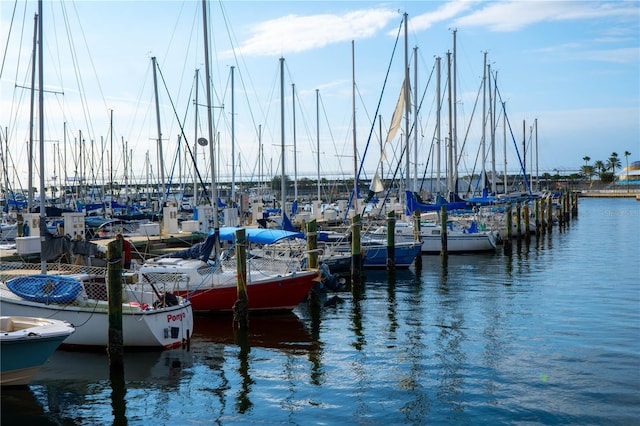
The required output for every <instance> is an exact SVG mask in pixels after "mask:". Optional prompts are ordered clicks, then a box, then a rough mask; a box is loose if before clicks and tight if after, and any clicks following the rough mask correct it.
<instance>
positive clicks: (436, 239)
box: [374, 222, 497, 253]
mask: <svg viewBox="0 0 640 426" xmlns="http://www.w3.org/2000/svg"><path fill="white" fill-rule="evenodd" d="M452 228H453V229H452ZM374 234H378V235H379V234H385V235H386V227H381V228H379V229H377V230H376V231H375V232H374ZM496 235H497V233H496V232H494V231H477V232H469V231H466V230H465V228H463V227H462V225H461V224H458V223H457V222H452V223H451V226H450V227H449V229H447V253H473V252H491V251H495V250H496V247H497V246H496ZM414 238H415V237H414V235H413V226H410V225H408V224H406V223H402V222H398V223H396V227H395V239H396V241H397V242H402V241H413V240H414ZM420 238H421V240H422V249H421V251H422V253H440V251H441V250H442V237H441V228H440V226H439V225H424V224H423V225H422V226H421V228H420Z"/></svg>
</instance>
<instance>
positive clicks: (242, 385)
mask: <svg viewBox="0 0 640 426" xmlns="http://www.w3.org/2000/svg"><path fill="white" fill-rule="evenodd" d="M321 302H322V306H321V307H320V308H312V307H309V306H308V305H306V304H304V305H301V306H299V307H298V308H297V309H296V310H295V311H294V314H291V315H281V316H276V317H273V316H271V317H254V318H252V320H251V324H250V333H249V335H248V336H246V337H245V338H242V337H236V336H234V333H233V330H232V329H231V325H230V322H231V321H230V319H229V318H208V317H204V318H203V317H197V318H196V325H195V327H196V330H195V335H194V339H193V342H192V346H191V350H190V351H185V350H174V351H167V352H162V353H143V354H138V353H136V354H128V355H127V357H126V360H125V363H126V364H125V376H124V380H122V379H121V378H117V377H116V376H114V377H113V380H110V375H109V368H108V360H107V358H106V356H104V355H102V354H79V353H69V352H62V351H58V352H56V354H54V356H53V357H52V358H51V359H50V360H49V361H48V363H47V364H46V365H45V368H44V369H43V370H42V371H41V372H40V374H39V375H38V376H37V377H36V380H35V382H34V383H33V384H32V385H30V386H29V387H28V388H26V389H21V390H6V389H3V390H2V424H3V425H9V424H21V425H26V424H65V425H66V424H125V423H128V424H143V425H144V424H154V425H160V424H162V425H189V424H225V425H228V424H246V423H248V422H251V423H256V424H300V425H309V424H386V425H391V424H444V423H460V424H494V425H495V424H580V425H588V424H593V425H602V424H620V425H628V424H638V422H640V420H638V419H640V339H639V337H640V202H637V201H635V199H613V200H601V199H581V200H580V212H579V218H578V219H577V220H574V221H573V222H572V223H571V225H570V227H569V228H567V229H565V230H562V231H561V230H559V229H558V228H554V230H553V234H552V235H551V236H548V235H547V236H545V237H543V238H542V239H541V240H539V241H537V242H536V240H535V238H534V240H533V241H532V242H531V244H530V245H528V246H525V245H523V246H522V247H521V248H520V250H518V247H517V245H516V244H514V252H513V256H512V257H511V258H509V257H505V256H504V255H503V254H502V253H499V254H496V255H481V256H471V255H469V256H452V257H450V258H449V265H448V267H447V269H446V270H444V269H443V268H442V267H441V265H440V259H439V257H438V256H431V257H428V256H424V257H423V268H422V270H421V271H416V270H414V269H411V270H409V271H398V272H396V273H395V275H387V273H386V272H384V271H382V272H371V271H368V272H367V279H366V283H365V285H364V287H363V289H362V291H361V292H359V293H357V294H352V293H350V292H347V293H339V294H329V295H327V296H326V297H325V298H324V299H323V300H322V301H321Z"/></svg>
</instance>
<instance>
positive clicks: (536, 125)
mask: <svg viewBox="0 0 640 426" xmlns="http://www.w3.org/2000/svg"><path fill="white" fill-rule="evenodd" d="M533 124H534V126H535V129H536V190H537V191H540V174H539V171H538V119H537V118H536V119H535V120H534V122H533Z"/></svg>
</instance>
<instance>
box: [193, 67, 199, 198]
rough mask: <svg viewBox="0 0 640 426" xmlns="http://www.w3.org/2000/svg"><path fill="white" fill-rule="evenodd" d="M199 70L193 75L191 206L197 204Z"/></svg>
mask: <svg viewBox="0 0 640 426" xmlns="http://www.w3.org/2000/svg"><path fill="white" fill-rule="evenodd" d="M199 76H200V70H199V69H196V75H195V80H196V81H195V85H196V87H195V89H196V97H195V111H194V120H193V121H194V129H193V207H194V208H196V206H197V205H198V83H199Z"/></svg>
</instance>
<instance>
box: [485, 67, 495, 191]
mask: <svg viewBox="0 0 640 426" xmlns="http://www.w3.org/2000/svg"><path fill="white" fill-rule="evenodd" d="M487 74H489V123H491V127H490V129H489V130H490V132H491V192H492V193H493V194H495V193H496V126H495V110H496V107H495V99H496V97H495V96H493V95H492V92H491V64H488V65H487ZM494 90H495V87H494Z"/></svg>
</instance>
